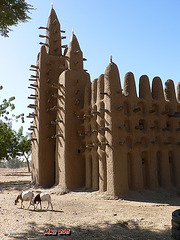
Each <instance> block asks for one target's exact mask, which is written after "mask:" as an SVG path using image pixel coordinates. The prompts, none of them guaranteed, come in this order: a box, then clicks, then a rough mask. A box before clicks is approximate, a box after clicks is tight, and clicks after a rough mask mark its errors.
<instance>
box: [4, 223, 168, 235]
mask: <svg viewBox="0 0 180 240" xmlns="http://www.w3.org/2000/svg"><path fill="white" fill-rule="evenodd" d="M48 228H50V229H51V230H58V231H59V230H60V229H67V227H66V226H63V225H60V224H59V225H58V226H55V225H51V224H47V225H45V226H43V227H42V226H40V225H37V224H36V223H35V222H31V223H29V231H28V232H26V233H25V232H24V233H23V232H22V233H18V232H17V233H9V234H8V233H6V236H8V237H10V239H29V240H31V239H47V240H49V239H51V240H52V239H69V240H72V239H73V240H79V239H85V240H92V239H98V240H111V239H118V240H144V239H146V240H151V239H152V240H169V239H170V236H171V232H170V229H164V231H161V232H152V231H150V230H144V229H141V228H140V227H139V225H138V223H137V222H135V221H132V220H129V221H126V222H119V223H117V224H109V223H108V222H107V223H106V227H105V228H103V229H102V228H99V227H95V226H94V227H91V228H83V227H82V226H78V227H72V228H71V229H70V230H71V235H70V236H62V235H61V236H58V235H57V236H53V237H52V236H45V235H44V230H45V229H48Z"/></svg>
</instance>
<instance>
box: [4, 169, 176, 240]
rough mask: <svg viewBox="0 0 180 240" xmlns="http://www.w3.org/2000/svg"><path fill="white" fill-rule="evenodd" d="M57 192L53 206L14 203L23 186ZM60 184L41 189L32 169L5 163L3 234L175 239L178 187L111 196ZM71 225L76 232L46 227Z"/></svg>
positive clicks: (9, 236)
mask: <svg viewBox="0 0 180 240" xmlns="http://www.w3.org/2000/svg"><path fill="white" fill-rule="evenodd" d="M27 189H31V190H33V192H34V194H36V193H38V192H39V191H42V192H43V191H48V192H50V193H51V197H52V204H53V210H47V209H46V207H47V203H45V202H44V203H43V204H42V205H43V210H42V211H40V210H39V208H38V209H37V210H35V211H34V210H33V206H31V207H30V209H29V210H28V209H27V207H28V203H27V202H25V204H24V205H25V209H21V208H20V203H19V204H18V205H14V200H15V199H16V197H17V195H18V194H19V192H20V191H21V190H27ZM60 192H61V191H60V190H59V188H58V187H57V186H56V187H54V188H51V189H48V190H47V189H46V190H44V189H37V188H34V187H33V186H32V185H31V177H30V174H29V173H27V169H25V168H20V169H2V168H0V239H66V240H67V239H73V240H77V239H84V240H86V239H87V240H91V239H94V240H95V239H97V240H101V239H103V240H110V239H120V240H121V239H127V240H132V239H137V240H144V239H145V240H149V239H152V240H156V239H159V240H163V239H171V237H170V236H171V231H170V229H171V218H172V212H173V211H174V210H176V209H178V208H180V207H179V204H180V194H179V193H177V192H175V191H173V190H169V191H165V190H162V189H161V190H159V191H148V190H146V191H143V192H130V193H129V194H128V195H127V196H126V197H124V198H123V199H118V200H110V199H109V197H108V196H107V195H106V193H100V192H98V191H94V192H87V191H85V190H79V191H76V192H69V193H67V194H64V195H60ZM48 228H50V229H52V230H53V229H54V230H57V231H59V230H61V229H70V230H71V235H70V236H63V235H61V236H60V235H57V236H45V235H44V230H45V229H48Z"/></svg>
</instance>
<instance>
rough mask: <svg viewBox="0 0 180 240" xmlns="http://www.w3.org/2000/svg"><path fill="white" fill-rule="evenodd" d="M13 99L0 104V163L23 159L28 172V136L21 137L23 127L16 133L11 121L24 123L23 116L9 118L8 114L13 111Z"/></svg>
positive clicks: (29, 144) (29, 151)
mask: <svg viewBox="0 0 180 240" xmlns="http://www.w3.org/2000/svg"><path fill="white" fill-rule="evenodd" d="M0 89H2V87H1V88H0ZM14 99H15V97H11V98H9V99H8V100H7V99H4V100H3V101H2V104H0V162H1V161H4V162H5V161H11V162H13V159H16V160H17V159H20V158H22V157H23V158H25V160H26V161H27V164H28V169H29V170H30V167H29V160H28V159H29V156H30V154H31V142H30V141H29V135H26V136H24V135H23V127H21V128H20V129H19V130H18V131H17V132H16V131H15V130H13V129H12V121H13V120H15V121H18V119H20V118H21V120H22V122H24V114H20V115H18V116H15V115H14V114H11V115H12V116H9V115H10V112H12V111H13V110H14V109H15V105H14V103H13V101H14Z"/></svg>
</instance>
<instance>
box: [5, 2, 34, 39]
mask: <svg viewBox="0 0 180 240" xmlns="http://www.w3.org/2000/svg"><path fill="white" fill-rule="evenodd" d="M33 9H34V8H33V6H32V5H30V4H28V3H26V2H25V0H0V33H1V36H4V37H8V34H9V32H10V31H12V30H11V27H12V26H16V25H17V24H18V23H20V22H27V21H28V20H30V19H31V18H30V17H29V15H28V14H29V13H30V11H31V10H33Z"/></svg>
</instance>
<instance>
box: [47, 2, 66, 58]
mask: <svg viewBox="0 0 180 240" xmlns="http://www.w3.org/2000/svg"><path fill="white" fill-rule="evenodd" d="M60 28H61V27H60V23H59V20H58V18H57V15H56V12H55V10H54V8H53V6H52V8H51V10H50V13H49V17H48V22H47V28H46V49H47V53H48V54H50V55H54V56H61V55H62V50H61V29H60ZM63 32H64V31H63Z"/></svg>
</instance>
